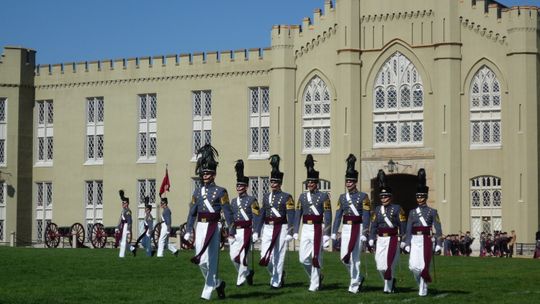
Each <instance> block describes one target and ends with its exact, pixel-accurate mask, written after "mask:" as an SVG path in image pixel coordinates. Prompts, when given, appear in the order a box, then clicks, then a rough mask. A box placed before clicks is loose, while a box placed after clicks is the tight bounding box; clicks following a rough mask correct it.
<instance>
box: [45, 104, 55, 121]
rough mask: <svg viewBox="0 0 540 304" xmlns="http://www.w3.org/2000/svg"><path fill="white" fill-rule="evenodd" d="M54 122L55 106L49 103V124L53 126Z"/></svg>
mask: <svg viewBox="0 0 540 304" xmlns="http://www.w3.org/2000/svg"><path fill="white" fill-rule="evenodd" d="M53 121H54V106H53V102H52V101H48V102H47V123H48V124H52V123H53Z"/></svg>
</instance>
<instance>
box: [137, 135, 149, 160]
mask: <svg viewBox="0 0 540 304" xmlns="http://www.w3.org/2000/svg"><path fill="white" fill-rule="evenodd" d="M146 143H147V140H146V133H139V156H146Z"/></svg>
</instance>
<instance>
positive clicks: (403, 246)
mask: <svg viewBox="0 0 540 304" xmlns="http://www.w3.org/2000/svg"><path fill="white" fill-rule="evenodd" d="M405 246H407V244H405V242H401V244H399V248H401V249H403V248H405Z"/></svg>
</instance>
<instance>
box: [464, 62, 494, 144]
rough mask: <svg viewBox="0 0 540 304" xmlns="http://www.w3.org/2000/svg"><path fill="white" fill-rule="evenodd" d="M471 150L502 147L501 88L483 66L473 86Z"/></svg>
mask: <svg viewBox="0 0 540 304" xmlns="http://www.w3.org/2000/svg"><path fill="white" fill-rule="evenodd" d="M470 96H471V97H470V98H471V104H470V106H471V109H470V110H471V148H475V147H476V148H486V147H500V146H501V102H502V100H501V86H500V83H499V81H498V80H497V77H496V76H495V73H493V71H491V70H490V69H489V68H488V67H486V66H483V67H482V68H481V69H480V70H479V71H478V73H476V75H474V78H473V80H472V84H471V95H470Z"/></svg>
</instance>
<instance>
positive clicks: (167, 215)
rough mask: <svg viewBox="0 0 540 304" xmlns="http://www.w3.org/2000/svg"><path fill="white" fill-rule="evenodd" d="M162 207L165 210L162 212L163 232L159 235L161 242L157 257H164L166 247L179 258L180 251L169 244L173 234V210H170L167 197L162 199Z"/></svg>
mask: <svg viewBox="0 0 540 304" xmlns="http://www.w3.org/2000/svg"><path fill="white" fill-rule="evenodd" d="M160 207H161V209H162V210H163V211H162V212H161V221H162V222H161V230H160V233H159V242H158V248H157V257H158V258H162V257H163V251H164V250H165V246H167V248H168V249H169V251H170V252H172V253H173V254H174V255H175V256H176V257H178V249H177V248H176V246H174V245H173V244H170V243H169V235H170V233H171V229H172V227H171V225H172V219H171V208H169V200H168V199H167V198H166V197H162V198H161V202H160Z"/></svg>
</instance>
